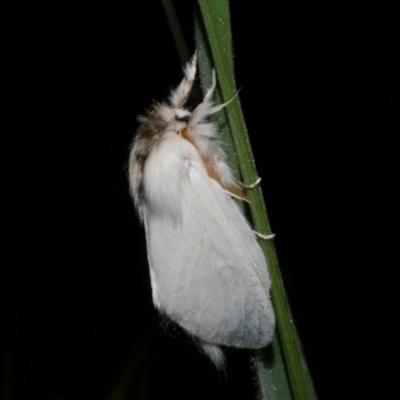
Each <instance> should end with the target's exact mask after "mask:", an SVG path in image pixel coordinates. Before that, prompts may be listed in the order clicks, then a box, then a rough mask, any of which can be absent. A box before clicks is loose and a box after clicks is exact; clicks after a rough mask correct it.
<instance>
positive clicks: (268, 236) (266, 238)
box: [253, 230, 275, 240]
mask: <svg viewBox="0 0 400 400" xmlns="http://www.w3.org/2000/svg"><path fill="white" fill-rule="evenodd" d="M253 232H254V233H255V234H256V236H258V237H259V238H261V239H264V240H270V239H273V238H274V237H275V233H271V234H270V235H263V234H262V233H260V232H257V231H254V230H253Z"/></svg>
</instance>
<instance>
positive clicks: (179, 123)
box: [129, 54, 275, 368]
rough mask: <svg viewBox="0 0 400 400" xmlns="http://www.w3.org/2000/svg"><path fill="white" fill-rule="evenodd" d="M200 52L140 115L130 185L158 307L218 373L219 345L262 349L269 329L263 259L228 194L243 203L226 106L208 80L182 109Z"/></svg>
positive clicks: (267, 284) (272, 322)
mask: <svg viewBox="0 0 400 400" xmlns="http://www.w3.org/2000/svg"><path fill="white" fill-rule="evenodd" d="M196 61H197V54H195V55H194V57H193V58H192V60H191V61H190V62H189V63H188V64H187V66H186V67H185V77H184V79H183V80H182V82H181V83H180V85H179V86H178V87H177V89H175V90H174V91H172V93H171V95H170V98H169V103H160V104H155V105H154V107H153V109H152V110H151V111H150V112H149V113H147V114H146V115H145V116H143V117H140V120H139V122H140V123H141V125H140V126H139V129H138V132H137V135H136V138H135V140H134V142H133V146H132V150H131V155H130V162H129V178H130V187H131V192H132V196H133V199H134V202H135V205H136V208H137V209H138V211H139V213H140V215H141V218H142V220H143V222H144V226H145V231H146V240H147V252H148V260H149V265H150V277H151V285H152V291H153V302H154V305H155V307H156V308H157V309H158V310H160V312H162V313H163V314H165V315H166V316H168V317H169V318H171V319H172V320H174V321H175V322H176V323H178V324H179V325H180V326H181V327H182V328H183V329H184V330H185V331H186V332H188V333H189V334H190V335H192V336H193V337H195V338H197V339H198V341H199V344H200V346H201V347H202V349H203V351H204V352H205V353H206V354H207V355H208V356H209V357H210V358H211V360H212V361H213V362H214V363H215V365H216V366H217V368H223V366H224V356H223V352H222V350H221V348H220V346H221V345H225V346H233V347H238V348H260V347H263V346H266V345H267V344H268V343H269V342H270V341H271V340H272V335H273V331H274V326H275V318H274V312H273V309H272V305H271V301H270V296H269V290H270V286H271V282H270V279H269V274H268V269H267V264H266V261H265V257H264V255H263V253H262V251H261V248H260V246H259V244H258V243H257V239H256V236H255V233H254V232H253V230H252V229H251V227H250V225H249V224H248V222H247V221H246V219H245V217H244V216H243V214H242V212H241V210H240V208H239V207H238V205H237V204H236V202H235V201H234V200H233V198H232V196H234V197H239V198H242V199H244V200H248V198H247V196H246V195H245V193H244V192H243V190H242V189H241V188H240V187H239V186H238V185H237V183H236V182H235V180H234V178H233V175H232V172H231V170H230V168H229V167H228V165H227V163H226V157H225V153H224V151H223V150H222V147H221V145H220V143H219V138H218V132H217V129H216V127H215V125H214V124H213V123H211V122H209V121H208V120H207V118H208V117H209V116H210V115H211V114H213V113H215V112H217V111H218V110H220V109H221V108H222V107H223V106H224V105H221V106H217V107H214V106H213V104H212V101H211V98H212V94H213V91H214V89H215V85H216V79H215V74H214V75H213V83H212V86H211V87H210V89H209V90H208V91H207V93H206V95H205V97H204V100H203V102H202V103H201V104H199V105H198V106H197V107H196V108H195V109H194V110H193V112H190V111H189V110H187V109H185V108H184V106H185V103H186V102H187V100H188V98H189V95H190V92H191V89H192V86H193V81H194V78H195V74H196Z"/></svg>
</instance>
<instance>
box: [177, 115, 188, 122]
mask: <svg viewBox="0 0 400 400" xmlns="http://www.w3.org/2000/svg"><path fill="white" fill-rule="evenodd" d="M189 118H190V116H189V115H184V116H183V117H179V116H178V115H175V119H176V120H177V121H180V122H189Z"/></svg>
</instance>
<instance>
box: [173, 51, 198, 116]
mask: <svg viewBox="0 0 400 400" xmlns="http://www.w3.org/2000/svg"><path fill="white" fill-rule="evenodd" d="M197 58H198V56H197V50H196V51H195V52H194V55H193V57H192V59H191V60H190V61H189V62H188V63H187V64H186V66H185V68H184V72H185V77H184V78H183V79H182V82H181V83H180V84H179V86H178V87H177V88H176V89H175V90H173V91H172V93H171V96H170V97H169V101H170V103H171V105H172V107H174V108H182V107H183V106H184V105H185V104H186V102H187V101H188V100H189V97H190V93H191V92H192V88H193V82H194V78H195V76H196V69H197V67H196V65H197Z"/></svg>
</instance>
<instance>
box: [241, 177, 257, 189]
mask: <svg viewBox="0 0 400 400" xmlns="http://www.w3.org/2000/svg"><path fill="white" fill-rule="evenodd" d="M260 182H261V178H257V179H256V181H255V182H254V183H251V184H250V185H246V184H245V183H243V182H240V181H238V185H239V186H240V187H241V188H242V189H254V188H256V187H257V186H259V185H260Z"/></svg>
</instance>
